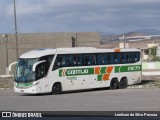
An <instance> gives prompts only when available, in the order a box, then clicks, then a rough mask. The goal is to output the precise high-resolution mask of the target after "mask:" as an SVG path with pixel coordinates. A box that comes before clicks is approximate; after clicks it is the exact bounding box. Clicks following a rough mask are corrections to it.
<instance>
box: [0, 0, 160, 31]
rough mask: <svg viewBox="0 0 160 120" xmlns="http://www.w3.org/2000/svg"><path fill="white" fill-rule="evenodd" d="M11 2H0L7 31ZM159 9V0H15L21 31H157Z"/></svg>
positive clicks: (10, 15)
mask: <svg viewBox="0 0 160 120" xmlns="http://www.w3.org/2000/svg"><path fill="white" fill-rule="evenodd" d="M9 1H10V2H9ZM9 1H8V2H6V0H1V2H0V7H2V8H0V17H2V16H3V21H4V24H3V26H6V27H5V30H6V31H7V30H8V29H10V27H8V29H7V23H6V21H5V20H7V19H8V20H10V21H11V20H12V21H13V2H11V0H9ZM2 4H4V6H2ZM159 5H160V1H159V0H118V1H117V0H99V1H98V0H63V1H60V0H16V7H17V21H18V30H19V31H20V32H59V31H62V32H63V31H66V32H67V31H96V29H97V28H98V29H99V31H106V32H107V31H109V32H113V33H115V32H126V31H128V30H130V31H132V30H134V29H139V28H140V29H141V28H144V27H153V28H158V27H160V26H159V22H158V20H159V19H160V8H159ZM7 22H8V21H7ZM12 26H13V25H12ZM1 31H3V30H2V29H1V28H0V32H1Z"/></svg>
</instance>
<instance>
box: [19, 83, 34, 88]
mask: <svg viewBox="0 0 160 120" xmlns="http://www.w3.org/2000/svg"><path fill="white" fill-rule="evenodd" d="M32 85H33V83H32V82H31V83H17V86H19V87H26V86H32Z"/></svg>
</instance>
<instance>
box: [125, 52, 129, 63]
mask: <svg viewBox="0 0 160 120" xmlns="http://www.w3.org/2000/svg"><path fill="white" fill-rule="evenodd" d="M126 63H129V54H128V53H127V54H126Z"/></svg>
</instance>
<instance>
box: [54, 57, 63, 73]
mask: <svg viewBox="0 0 160 120" xmlns="http://www.w3.org/2000/svg"><path fill="white" fill-rule="evenodd" d="M61 67H62V56H60V55H58V56H57V58H56V61H55V63H54V66H53V70H56V69H58V68H61Z"/></svg>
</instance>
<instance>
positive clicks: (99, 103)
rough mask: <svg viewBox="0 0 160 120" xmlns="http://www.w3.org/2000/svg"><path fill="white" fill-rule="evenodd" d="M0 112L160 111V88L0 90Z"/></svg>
mask: <svg viewBox="0 0 160 120" xmlns="http://www.w3.org/2000/svg"><path fill="white" fill-rule="evenodd" d="M0 111H160V89H118V90H105V89H101V90H94V91H79V92H69V93H63V94H59V95H36V96H34V95H24V94H20V93H15V92H14V91H13V90H0Z"/></svg>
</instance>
